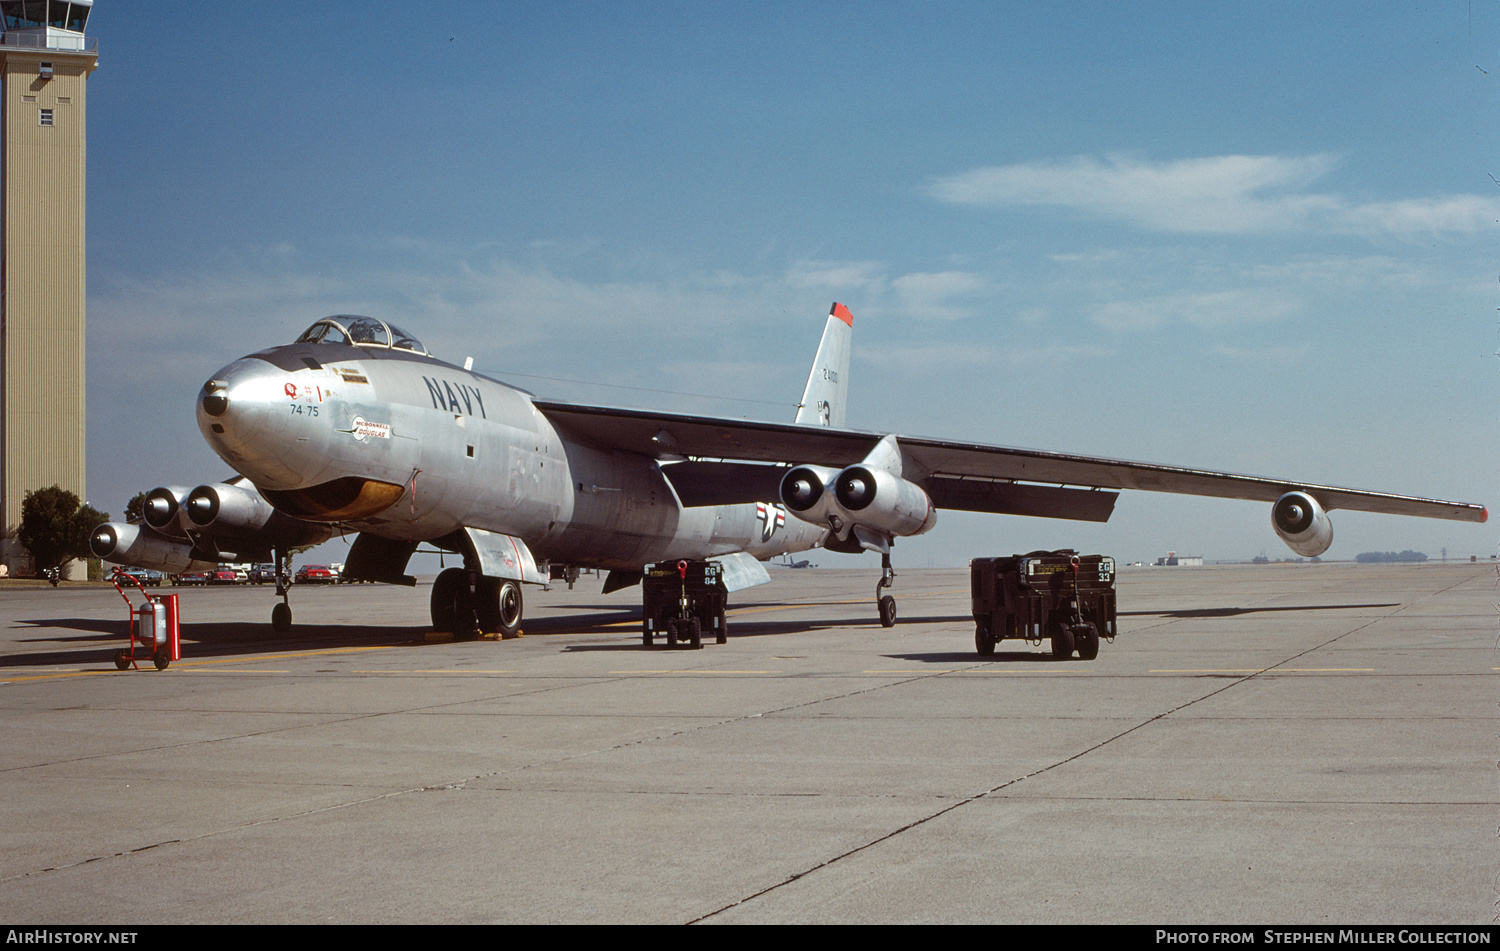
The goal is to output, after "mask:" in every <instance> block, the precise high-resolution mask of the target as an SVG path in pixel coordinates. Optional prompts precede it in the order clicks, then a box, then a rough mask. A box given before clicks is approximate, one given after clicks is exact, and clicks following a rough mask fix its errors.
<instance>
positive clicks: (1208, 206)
mask: <svg viewBox="0 0 1500 951" xmlns="http://www.w3.org/2000/svg"><path fill="white" fill-rule="evenodd" d="M1338 164H1339V160H1338V159H1337V158H1336V157H1334V156H1331V155H1303V156H1283V155H1221V156H1213V157H1208V158H1195V159H1177V160H1174V161H1166V162H1149V161H1144V160H1141V159H1137V158H1133V157H1129V156H1123V155H1110V156H1106V157H1105V158H1103V159H1100V158H1095V157H1092V156H1078V157H1075V158H1071V159H1066V160H1061V161H1052V162H1024V163H1019V164H1015V165H999V166H989V167H984V168H976V169H971V170H969V171H967V172H960V173H958V174H955V175H949V176H944V177H940V178H937V179H934V180H933V181H932V182H930V183H929V184H928V185H927V186H926V187H925V189H924V190H925V191H926V192H927V194H929V195H931V196H932V197H934V198H936V199H938V200H939V201H943V202H946V203H949V204H954V205H973V206H978V207H990V208H1003V207H1013V206H1027V205H1030V206H1052V207H1060V208H1069V209H1072V210H1074V211H1078V212H1081V213H1084V214H1087V215H1093V216H1097V217H1103V218H1112V219H1116V220H1120V221H1124V222H1127V223H1129V224H1132V225H1135V226H1137V227H1140V228H1145V229H1148V230H1153V231H1166V232H1178V233H1191V234H1247V233H1275V232H1296V231H1314V232H1322V233H1333V234H1354V235H1367V236H1368V235H1376V234H1392V235H1415V234H1472V233H1475V232H1478V231H1481V230H1489V229H1495V228H1497V227H1500V200H1496V199H1492V198H1485V197H1481V196H1478V195H1444V196H1437V197H1433V198H1415V199H1404V200H1400V201H1392V202H1367V203H1363V204H1351V203H1350V202H1348V201H1346V200H1345V199H1344V198H1342V197H1340V196H1338V195H1336V194H1333V193H1329V192H1318V191H1313V190H1311V189H1310V186H1311V185H1313V183H1315V182H1317V181H1318V180H1320V179H1322V178H1324V177H1325V176H1327V175H1328V174H1329V173H1330V172H1332V171H1333V170H1334V169H1335V168H1336V167H1337V166H1338Z"/></svg>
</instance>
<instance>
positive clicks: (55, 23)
mask: <svg viewBox="0 0 1500 951" xmlns="http://www.w3.org/2000/svg"><path fill="white" fill-rule="evenodd" d="M93 8H94V3H93V0H0V14H3V15H4V17H5V28H6V29H7V30H35V29H39V28H41V27H44V26H50V27H53V28H55V29H60V30H72V31H73V32H74V33H82V32H83V29H84V26H85V25H86V24H87V23H88V19H89V11H90V10H92V9H93Z"/></svg>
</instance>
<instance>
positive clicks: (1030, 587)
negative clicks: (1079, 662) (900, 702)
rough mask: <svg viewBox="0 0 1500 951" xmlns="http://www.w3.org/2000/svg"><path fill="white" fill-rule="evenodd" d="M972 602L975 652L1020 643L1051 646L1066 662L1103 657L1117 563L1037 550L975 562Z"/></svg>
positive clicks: (1111, 629) (1111, 634)
mask: <svg viewBox="0 0 1500 951" xmlns="http://www.w3.org/2000/svg"><path fill="white" fill-rule="evenodd" d="M969 584H970V588H971V590H972V594H973V600H974V649H975V650H977V651H978V652H979V654H980V656H983V657H989V656H991V655H992V654H994V653H995V644H996V643H997V642H999V641H1002V640H1007V639H1010V638H1019V639H1022V640H1025V641H1027V642H1028V643H1032V644H1040V643H1041V642H1042V641H1043V639H1047V640H1050V641H1051V642H1052V656H1054V657H1056V658H1058V659H1059V660H1063V659H1066V658H1069V657H1071V656H1073V651H1074V650H1077V651H1078V656H1079V657H1081V658H1082V659H1084V660H1093V659H1094V658H1095V657H1097V656H1099V638H1101V637H1104V638H1108V639H1109V640H1110V641H1113V640H1114V638H1115V634H1116V633H1117V630H1116V627H1115V561H1114V559H1113V558H1110V557H1109V556H1107V555H1080V554H1078V553H1077V552H1076V551H1073V550H1071V549H1062V550H1060V551H1034V552H1031V553H1030V554H1026V555H1011V556H1009V557H1008V558H975V559H974V560H973V561H971V562H970V563H969Z"/></svg>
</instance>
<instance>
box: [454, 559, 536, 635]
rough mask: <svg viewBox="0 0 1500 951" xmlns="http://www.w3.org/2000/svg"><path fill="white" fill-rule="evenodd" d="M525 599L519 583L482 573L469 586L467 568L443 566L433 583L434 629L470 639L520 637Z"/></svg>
mask: <svg viewBox="0 0 1500 951" xmlns="http://www.w3.org/2000/svg"><path fill="white" fill-rule="evenodd" d="M524 613H525V599H524V597H523V596H522V594H521V585H520V583H519V582H515V581H509V580H505V579H501V578H486V577H483V576H481V577H480V578H479V579H478V581H476V582H474V587H473V590H470V588H469V571H468V569H467V568H446V569H444V570H443V571H442V573H440V574H439V575H438V576H437V579H436V580H435V581H433V583H432V627H433V630H436V631H439V632H442V633H447V634H452V635H453V639H454V640H459V641H469V640H473V639H475V638H476V637H478V636H479V635H481V634H498V635H500V636H501V637H502V638H505V639H507V640H509V639H510V638H513V637H520V636H521V618H522V616H523V614H524Z"/></svg>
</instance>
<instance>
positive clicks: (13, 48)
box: [0, 0, 99, 574]
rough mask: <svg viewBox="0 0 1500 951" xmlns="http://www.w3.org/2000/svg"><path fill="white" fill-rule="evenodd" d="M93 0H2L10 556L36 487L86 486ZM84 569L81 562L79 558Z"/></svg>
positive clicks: (0, 398) (0, 520) (2, 402)
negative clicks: (89, 28)
mask: <svg viewBox="0 0 1500 951" xmlns="http://www.w3.org/2000/svg"><path fill="white" fill-rule="evenodd" d="M92 10H93V0H0V162H3V163H4V166H3V170H0V230H3V233H0V460H3V461H0V529H3V533H4V534H3V540H0V562H3V563H4V564H5V565H7V566H8V567H9V569H10V572H11V573H12V574H16V573H21V574H29V573H30V572H31V570H32V567H33V566H32V565H30V564H29V561H30V559H29V556H28V555H27V554H26V550H25V549H24V548H22V547H21V545H20V543H19V542H17V541H16V540H15V531H16V527H17V525H18V524H19V523H20V521H21V500H22V499H23V498H25V496H26V493H27V492H30V491H33V490H35V489H40V488H45V487H47V486H49V485H54V484H56V485H60V486H62V487H63V488H64V489H67V490H68V491H70V492H73V493H75V494H76V495H77V496H78V498H79V500H80V501H84V500H86V499H87V495H86V494H85V485H84V483H85V476H86V474H85V457H84V348H83V341H84V334H83V330H84V289H85V283H86V282H85V277H84V172H85V168H86V163H85V156H86V151H87V150H86V149H85V143H86V138H85V135H84V132H85V124H84V116H85V110H84V106H85V103H86V102H87V98H86V95H85V93H86V91H87V87H88V78H89V74H90V73H92V72H93V71H94V67H95V66H96V65H97V63H98V58H99V52H98V41H97V40H95V39H91V38H89V37H87V36H85V35H84V28H85V26H86V25H87V23H88V18H89V14H90V13H91V12H92ZM74 570H75V571H79V569H78V568H77V567H76V566H75V569H74Z"/></svg>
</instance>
